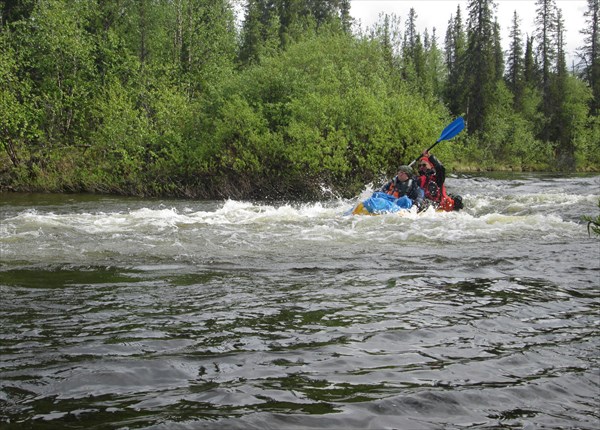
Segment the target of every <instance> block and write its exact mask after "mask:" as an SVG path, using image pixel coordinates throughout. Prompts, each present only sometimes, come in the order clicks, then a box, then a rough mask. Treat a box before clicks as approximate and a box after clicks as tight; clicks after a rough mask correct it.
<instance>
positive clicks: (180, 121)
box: [0, 0, 600, 198]
mask: <svg viewBox="0 0 600 430" xmlns="http://www.w3.org/2000/svg"><path fill="white" fill-rule="evenodd" d="M416 4H420V3H416ZM235 7H238V8H243V10H242V11H241V12H240V17H239V19H236V13H235V9H234V8H235ZM495 7H496V5H495V2H494V1H492V0H470V1H469V2H468V6H467V8H466V10H461V8H460V7H458V6H457V8H456V12H455V14H453V15H452V16H450V17H448V19H449V20H448V30H447V31H446V34H445V35H438V34H437V33H436V30H435V29H431V31H429V30H427V31H425V32H424V33H419V32H418V31H417V30H416V28H417V27H416V23H417V20H418V10H415V9H413V10H411V12H410V14H409V16H405V17H399V16H394V15H391V16H390V15H382V16H380V19H379V21H378V22H377V23H376V24H375V25H373V26H372V27H370V28H366V29H365V28H362V27H361V26H359V25H357V23H356V22H355V20H354V19H353V17H352V16H351V15H350V1H349V0H247V1H244V2H242V3H240V1H237V2H234V1H233V0H5V1H4V2H3V4H2V5H0V30H1V33H0V47H1V48H0V82H1V83H2V85H1V87H0V142H1V145H2V147H1V148H0V160H1V163H0V188H1V189H2V190H4V191H7V190H17V191H18V190H20V191H51V192H80V191H81V192H102V193H119V194H133V195H148V196H151V195H170V196H185V197H200V198H223V197H232V198H318V197H319V196H320V195H321V192H322V190H324V189H327V190H330V191H333V192H335V193H337V194H338V195H344V196H353V195H356V193H358V192H359V191H360V190H361V189H362V188H363V187H364V185H365V184H366V183H370V182H371V183H374V184H375V185H378V184H379V183H380V182H381V181H382V180H383V178H385V177H386V175H390V174H391V173H393V172H395V169H396V168H397V167H398V165H399V164H402V163H408V162H410V161H412V159H414V158H415V157H416V156H417V155H419V153H420V152H421V151H422V150H423V149H424V148H426V147H428V146H430V145H431V144H432V143H434V142H435V141H436V139H437V138H438V137H439V135H440V132H441V130H442V129H443V128H444V127H445V125H447V124H448V123H449V122H451V121H452V120H453V119H454V118H455V117H457V116H463V117H464V118H465V121H466V124H467V127H466V132H465V133H461V135H459V136H458V137H457V138H455V139H453V140H452V141H451V142H446V143H444V144H440V145H438V146H437V147H436V149H435V153H436V155H438V157H439V158H440V159H442V161H444V163H445V164H446V166H447V167H448V168H449V169H452V170H454V171H473V170H516V171H520V170H539V171H542V170H543V171H598V170H599V169H600V120H599V111H600V36H599V29H598V21H599V14H600V10H599V9H600V7H599V0H588V2H587V11H586V14H585V17H586V26H585V28H581V29H569V31H580V32H581V33H582V35H583V37H582V40H583V44H582V46H581V48H580V50H579V51H578V53H577V61H575V62H573V64H570V65H568V64H567V61H566V54H565V45H564V34H565V31H566V29H565V27H564V22H563V19H562V12H561V10H560V9H558V8H557V7H556V4H555V1H554V0H537V1H536V7H537V14H536V22H535V23H534V24H535V32H534V34H532V35H524V34H523V32H522V31H521V28H520V27H521V20H520V18H519V16H518V14H517V12H515V13H514V18H513V22H512V25H511V32H510V41H509V42H510V43H509V45H510V49H509V50H508V51H507V52H505V51H503V48H502V43H501V42H502V41H501V38H500V24H499V23H498V21H497V17H496V16H495Z"/></svg>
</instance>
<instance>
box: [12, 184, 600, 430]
mask: <svg viewBox="0 0 600 430" xmlns="http://www.w3.org/2000/svg"><path fill="white" fill-rule="evenodd" d="M448 187H449V189H450V191H451V192H455V193H459V194H461V195H463V197H464V203H465V206H466V208H465V210H464V211H461V212H458V213H456V212H454V213H431V212H427V213H425V214H422V215H416V214H411V215H409V216H404V217H402V216H398V215H384V216H374V217H371V216H348V215H345V213H346V212H347V211H348V209H350V208H351V207H352V205H353V204H355V203H356V202H357V201H358V198H357V199H355V200H342V199H338V198H335V197H333V196H332V197H331V198H330V199H326V200H323V201H321V202H317V203H301V202H281V203H267V202H243V201H231V200H230V201H208V202H207V201H190V200H152V199H132V198H117V197H107V196H90V195H23V194H3V195H0V197H1V205H0V209H1V225H0V246H1V251H2V255H1V257H2V259H1V267H0V294H1V296H0V324H1V331H0V427H1V428H2V429H64V428H70V429H75V428H86V429H111V428H114V429H137V428H148V429H197V428H200V429H202V428H219V429H221V428H226V429H299V428H303V429H307V428H308V429H310V428H315V429H321V428H326V429H338V428H339V429H367V428H372V429H388V428H389V429H391V428H400V429H431V428H433V429H436V428H519V429H521V428H526V429H537V428H580V429H598V428H599V427H600V409H599V404H600V373H599V368H600V366H599V364H600V360H599V355H600V343H599V336H598V334H599V326H600V301H599V298H600V238H599V237H598V236H594V235H593V234H592V236H591V237H590V236H589V235H588V232H587V228H586V223H585V222H583V221H582V220H581V216H582V215H592V216H594V217H595V216H597V215H598V199H599V198H600V176H570V177H564V176H562V177H557V176H548V175H518V174H513V175H506V176H458V177H452V178H449V179H448ZM366 195H368V192H367V190H365V193H364V194H363V197H364V196H366Z"/></svg>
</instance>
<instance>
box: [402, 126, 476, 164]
mask: <svg viewBox="0 0 600 430" xmlns="http://www.w3.org/2000/svg"><path fill="white" fill-rule="evenodd" d="M463 128H465V121H464V120H463V119H462V117H458V118H456V119H455V120H454V121H452V122H451V123H450V124H448V125H447V126H446V128H445V129H444V131H442V134H441V135H440V138H439V139H438V140H437V141H436V142H435V143H434V144H433V145H431V146H430V147H429V148H427V150H426V152H429V151H431V150H432V149H433V148H434V147H435V145H437V144H438V143H440V142H441V141H443V140H448V139H452V138H453V137H454V136H456V135H457V134H458V133H460V132H461V131H462V130H463ZM419 158H421V156H420V155H419V156H418V157H417V158H415V159H414V160H413V161H411V162H410V164H409V165H408V166H409V167H412V165H413V164H415V163H416V162H417V161H419Z"/></svg>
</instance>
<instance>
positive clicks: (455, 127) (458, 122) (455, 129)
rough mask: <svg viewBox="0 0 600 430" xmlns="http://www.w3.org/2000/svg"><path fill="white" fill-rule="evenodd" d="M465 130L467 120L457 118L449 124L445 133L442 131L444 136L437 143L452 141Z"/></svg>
mask: <svg viewBox="0 0 600 430" xmlns="http://www.w3.org/2000/svg"><path fill="white" fill-rule="evenodd" d="M463 128H465V120H464V119H462V117H458V118H456V119H455V120H454V121H452V122H451V123H450V124H448V126H447V127H446V128H445V129H444V131H442V134H441V135H440V138H439V139H438V140H437V142H441V141H442V140H448V139H452V138H453V137H454V136H456V135H457V134H458V133H460V132H461V131H462V130H463ZM437 142H436V143H437Z"/></svg>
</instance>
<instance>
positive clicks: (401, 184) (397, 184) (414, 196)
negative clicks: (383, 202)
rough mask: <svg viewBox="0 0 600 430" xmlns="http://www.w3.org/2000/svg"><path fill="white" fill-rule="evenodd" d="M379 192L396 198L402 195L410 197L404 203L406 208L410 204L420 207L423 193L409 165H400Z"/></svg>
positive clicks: (402, 196)
mask: <svg viewBox="0 0 600 430" xmlns="http://www.w3.org/2000/svg"><path fill="white" fill-rule="evenodd" d="M381 192H383V193H386V194H389V195H391V196H393V197H394V198H396V199H400V198H404V197H405V198H406V199H410V202H408V204H407V205H406V206H408V207H407V208H410V207H411V206H412V205H417V207H418V208H420V207H421V206H422V204H423V197H424V193H423V190H422V189H421V187H419V178H418V177H416V176H415V175H414V174H413V170H412V168H411V167H410V166H406V165H404V166H400V167H399V168H398V173H397V175H396V176H395V177H394V179H392V180H391V181H389V182H388V183H387V184H385V185H384V186H383V187H382V188H381ZM411 203H412V205H411Z"/></svg>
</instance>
